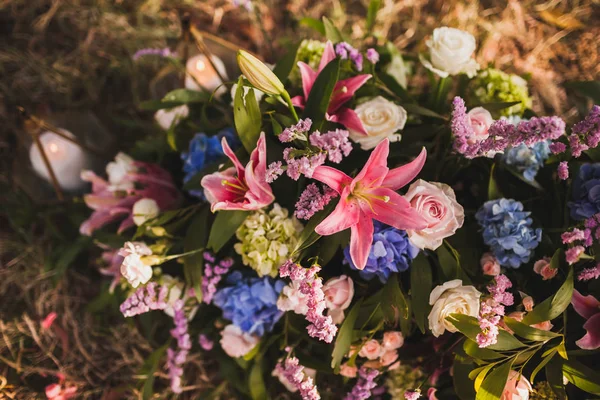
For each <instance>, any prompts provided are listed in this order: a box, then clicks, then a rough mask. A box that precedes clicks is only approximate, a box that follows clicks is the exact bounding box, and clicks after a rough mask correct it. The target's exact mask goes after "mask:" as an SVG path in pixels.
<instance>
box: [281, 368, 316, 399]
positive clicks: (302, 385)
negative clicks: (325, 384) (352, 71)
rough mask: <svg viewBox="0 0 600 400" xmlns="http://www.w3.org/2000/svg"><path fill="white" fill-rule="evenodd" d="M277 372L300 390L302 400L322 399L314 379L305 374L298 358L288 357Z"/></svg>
mask: <svg viewBox="0 0 600 400" xmlns="http://www.w3.org/2000/svg"><path fill="white" fill-rule="evenodd" d="M275 370H276V371H277V372H278V373H279V374H280V375H282V376H283V377H285V378H286V379H287V380H288V381H289V382H290V383H291V384H292V385H294V386H295V387H296V389H298V391H299V392H300V396H302V400H319V399H320V398H321V395H320V394H319V391H318V390H317V386H316V385H315V383H314V382H313V379H312V378H311V377H310V376H307V375H306V374H305V373H304V367H303V366H302V365H300V362H299V361H298V359H297V358H296V357H288V358H286V360H285V361H283V362H281V361H280V362H278V363H277V365H276V366H275Z"/></svg>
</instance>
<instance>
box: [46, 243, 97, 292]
mask: <svg viewBox="0 0 600 400" xmlns="http://www.w3.org/2000/svg"><path fill="white" fill-rule="evenodd" d="M91 243H92V241H91V239H90V238H89V237H88V236H79V237H78V238H77V239H76V240H75V242H72V243H69V245H67V246H65V247H60V250H59V252H58V254H59V256H58V258H57V259H56V261H55V262H54V263H51V267H50V269H51V270H52V272H53V273H54V280H55V281H58V280H60V279H61V278H62V277H63V275H64V274H65V272H67V269H69V267H71V266H73V265H72V264H73V262H75V260H76V259H77V256H79V254H81V253H82V252H83V251H84V250H85V249H87V248H88V247H89V246H90V244H91ZM56 250H58V248H57V249H56ZM53 255H56V253H54V254H53Z"/></svg>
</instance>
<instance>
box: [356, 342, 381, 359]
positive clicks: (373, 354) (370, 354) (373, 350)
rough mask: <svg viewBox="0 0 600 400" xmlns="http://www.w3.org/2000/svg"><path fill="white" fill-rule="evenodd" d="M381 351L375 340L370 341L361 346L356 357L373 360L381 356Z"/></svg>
mask: <svg viewBox="0 0 600 400" xmlns="http://www.w3.org/2000/svg"><path fill="white" fill-rule="evenodd" d="M382 350H383V349H382V348H381V345H380V344H379V342H378V341H377V340H375V339H371V340H369V341H368V342H367V343H365V344H364V345H363V347H362V348H361V349H360V351H359V352H358V355H359V356H361V357H365V358H368V359H369V360H375V359H377V358H379V356H381V353H382Z"/></svg>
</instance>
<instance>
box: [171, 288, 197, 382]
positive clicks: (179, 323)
mask: <svg viewBox="0 0 600 400" xmlns="http://www.w3.org/2000/svg"><path fill="white" fill-rule="evenodd" d="M183 306H184V302H183V300H181V299H179V300H177V301H175V304H174V305H173V310H174V311H175V314H174V316H173V322H174V323H175V328H173V329H171V331H170V332H171V336H172V337H173V338H174V339H175V340H176V341H177V349H176V350H173V349H167V369H168V370H169V377H170V378H171V390H172V391H173V393H181V392H182V388H181V377H182V376H183V364H185V360H186V359H187V356H188V353H189V351H190V349H191V348H192V342H191V341H190V334H189V333H188V320H187V317H186V316H185V311H184V310H183Z"/></svg>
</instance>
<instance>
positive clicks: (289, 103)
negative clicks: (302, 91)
mask: <svg viewBox="0 0 600 400" xmlns="http://www.w3.org/2000/svg"><path fill="white" fill-rule="evenodd" d="M281 97H283V100H285V102H286V103H287V105H288V108H289V109H290V112H291V113H292V116H293V117H294V120H295V121H294V122H298V121H299V118H298V114H296V109H295V108H294V105H293V104H292V99H291V98H290V95H289V93H288V92H287V91H286V92H284V93H282V94H281Z"/></svg>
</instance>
